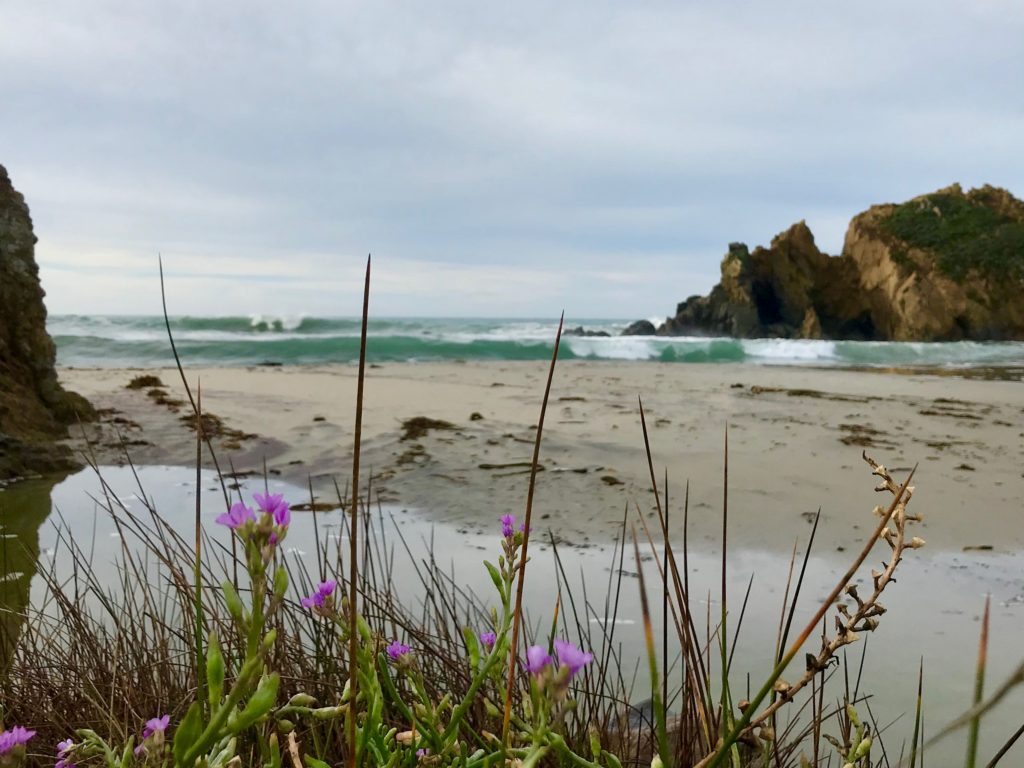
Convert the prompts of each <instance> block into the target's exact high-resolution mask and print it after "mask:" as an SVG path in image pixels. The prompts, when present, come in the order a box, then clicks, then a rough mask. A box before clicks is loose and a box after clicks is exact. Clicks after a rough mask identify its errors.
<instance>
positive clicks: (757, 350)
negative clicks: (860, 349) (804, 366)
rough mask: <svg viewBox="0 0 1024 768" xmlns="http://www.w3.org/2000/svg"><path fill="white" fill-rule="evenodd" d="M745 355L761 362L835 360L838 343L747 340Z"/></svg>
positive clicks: (744, 349)
mask: <svg viewBox="0 0 1024 768" xmlns="http://www.w3.org/2000/svg"><path fill="white" fill-rule="evenodd" d="M742 343H743V353H744V354H745V355H746V356H747V357H750V358H754V359H755V360H758V361H760V362H765V363H770V362H779V363H791V362H795V361H807V360H834V359H835V357H836V343H835V342H834V341H816V340H811V339H745V340H744V341H743V342H742Z"/></svg>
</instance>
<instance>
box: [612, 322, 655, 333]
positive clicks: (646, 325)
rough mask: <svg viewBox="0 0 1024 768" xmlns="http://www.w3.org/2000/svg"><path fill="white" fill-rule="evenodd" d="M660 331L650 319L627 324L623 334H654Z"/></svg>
mask: <svg viewBox="0 0 1024 768" xmlns="http://www.w3.org/2000/svg"><path fill="white" fill-rule="evenodd" d="M657 332H658V329H657V328H655V327H654V323H652V322H651V321H650V320H637V321H636V322H634V323H630V324H629V325H627V326H626V327H625V328H624V329H623V331H622V334H621V335H623V336H653V335H654V334H655V333H657Z"/></svg>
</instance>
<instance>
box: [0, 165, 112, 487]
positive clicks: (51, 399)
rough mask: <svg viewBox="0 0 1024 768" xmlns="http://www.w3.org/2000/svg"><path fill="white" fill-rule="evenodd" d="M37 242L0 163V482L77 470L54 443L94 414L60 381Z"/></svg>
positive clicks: (65, 450) (24, 207)
mask: <svg viewBox="0 0 1024 768" xmlns="http://www.w3.org/2000/svg"><path fill="white" fill-rule="evenodd" d="M35 243H36V237H35V235H34V233H33V232H32V219H31V217H30V216H29V211H28V206H27V205H26V204H25V200H24V198H23V197H22V196H21V194H20V193H19V192H17V191H16V190H15V189H14V187H13V186H12V184H11V180H10V178H9V177H8V175H7V171H6V169H5V168H4V167H3V166H0V480H5V479H9V478H11V477H16V476H21V475H25V474H29V473H45V472H51V471H58V470H63V469H69V468H72V467H74V466H77V462H75V460H74V459H73V457H72V456H71V452H70V450H69V449H68V448H67V447H65V446H63V445H61V444H59V443H57V442H56V441H57V440H59V439H60V438H62V437H65V436H66V435H67V427H68V425H69V424H71V423H73V422H74V421H75V420H76V419H82V420H89V419H91V418H93V417H94V415H95V414H94V412H93V409H92V407H91V406H90V405H89V403H88V402H86V401H85V400H84V399H83V398H82V397H79V396H78V395H76V394H74V393H71V392H66V391H65V390H64V389H63V388H62V387H61V386H60V384H59V383H58V382H57V374H56V372H55V371H54V361H55V357H56V350H55V348H54V345H53V340H52V339H51V338H50V336H49V334H48V333H47V332H46V307H45V306H44V305H43V296H44V295H45V294H44V293H43V289H42V287H41V286H40V284H39V269H38V267H37V265H36V261H35Z"/></svg>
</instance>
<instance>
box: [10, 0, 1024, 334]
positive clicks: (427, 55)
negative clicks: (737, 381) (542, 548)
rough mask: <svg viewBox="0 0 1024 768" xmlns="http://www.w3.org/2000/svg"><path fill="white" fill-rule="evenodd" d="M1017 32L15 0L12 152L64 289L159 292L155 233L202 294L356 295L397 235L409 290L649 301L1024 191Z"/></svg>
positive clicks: (92, 300) (1023, 28) (453, 306)
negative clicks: (887, 205)
mask: <svg viewBox="0 0 1024 768" xmlns="http://www.w3.org/2000/svg"><path fill="white" fill-rule="evenodd" d="M1022 38H1024V13H1022V12H1021V11H1020V10H1019V8H1018V7H1017V5H1016V4H1014V3H1011V2H997V1H996V0H988V1H986V2H978V3H972V4H970V5H967V6H965V5H964V4H962V3H955V2H951V1H946V2H928V3H925V2H923V1H920V0H913V1H912V2H907V3H900V4H898V5H892V4H888V3H881V2H867V3H859V4H846V5H835V4H824V5H823V4H821V3H811V2H802V1H801V2H785V3H773V4H764V3H754V2H740V1H739V0H733V1H731V2H726V3H717V4H704V3H668V2H651V3H643V4H619V3H610V2H587V3H584V2H581V1H580V0H570V1H569V2H566V3H560V4H558V5H556V6H552V5H551V4H545V3H539V2H523V3H517V4H514V5H509V6H481V5H479V4H474V3H469V2H455V1H449V0H440V1H439V2H437V3H431V4H423V3H414V2H411V1H409V2H404V3H397V4H388V5H387V6H384V5H381V4H372V3H364V2H343V3H335V2H327V1H326V0H323V1H322V2H315V1H314V2H307V3H302V4H299V5H296V6H294V7H291V6H290V7H288V8H285V7H284V6H282V5H280V4H279V3H271V2H265V1H263V0H258V1H256V2H250V3H241V2H229V3H216V4H209V3H200V2H194V1H193V2H184V3H178V4H173V5H164V4H151V3H129V2H121V1H118V2H114V1H113V0H98V1H97V2H95V3H90V4H89V5H88V6H82V5H81V4H80V3H77V2H72V1H71V0H54V2H49V3H29V2H17V3H13V4H9V5H8V6H6V7H5V19H4V25H3V26H2V27H0V88H2V89H3V92H4V94H5V98H4V104H3V105H2V107H0V109H2V110H3V114H2V115H0V117H2V119H0V148H2V150H3V156H2V157H0V162H3V163H4V164H5V165H6V166H7V167H8V170H9V171H10V173H11V175H12V178H13V179H14V181H15V184H16V185H17V186H18V187H19V189H21V190H22V191H23V192H24V193H25V195H26V197H27V199H28V201H29V204H30V206H31V208H32V211H33V215H34V218H35V221H36V225H37V230H38V234H39V236H40V245H39V251H38V253H39V260H40V262H41V265H42V267H43V274H44V278H45V279H46V280H47V281H53V284H49V282H48V284H47V286H46V287H47V289H48V291H49V295H50V298H49V302H50V309H51V311H54V312H61V311H72V309H74V310H75V311H104V309H105V308H106V307H109V306H112V305H114V306H122V305H123V306H133V307H136V306H137V305H138V307H137V308H136V309H132V310H131V311H155V309H154V308H152V307H149V306H148V305H143V304H142V303H141V302H140V301H138V300H137V298H133V297H140V296H143V295H148V294H146V292H145V290H143V289H144V285H143V284H142V283H135V282H132V281H143V282H144V281H145V280H147V279H148V278H147V277H146V275H147V274H148V270H149V269H150V267H149V266H148V265H150V264H151V263H152V261H153V259H154V258H155V255H156V253H158V252H160V253H164V254H165V255H166V256H167V258H168V263H169V265H171V264H173V265H174V269H181V270H182V271H183V275H182V277H181V279H182V280H186V279H187V280H193V281H195V285H193V286H191V288H190V290H189V293H188V296H189V298H188V301H189V302H190V303H197V302H198V301H199V300H200V299H202V300H206V301H214V302H216V306H217V307H219V308H222V309H223V311H224V312H236V311H241V310H242V309H243V308H244V305H245V304H246V303H247V302H248V300H249V297H250V294H247V293H246V292H245V290H238V291H235V290H233V289H232V290H226V289H224V288H223V284H224V283H227V282H231V283H233V284H237V285H240V286H246V285H248V286H250V287H251V288H252V290H254V291H257V290H258V291H267V290H268V289H267V288H266V285H267V284H268V282H270V281H277V282H278V284H279V290H278V291H277V293H275V294H273V295H271V294H269V293H267V294H266V295H264V294H260V296H261V300H267V301H276V302H277V303H279V304H283V303H289V302H291V303H294V304H295V305H296V306H287V307H282V309H283V310H284V311H289V312H299V311H305V309H304V306H300V305H309V306H316V307H318V308H321V307H323V308H327V309H329V308H330V307H332V306H334V305H335V303H334V302H332V301H331V300H330V299H329V298H328V297H320V296H318V294H317V290H318V289H322V290H327V289H328V288H329V289H330V290H334V291H338V292H340V294H341V295H348V293H351V292H352V290H353V289H352V280H353V278H352V275H353V274H357V273H358V272H359V271H360V270H361V264H362V260H363V258H364V257H365V254H366V253H367V252H370V251H372V252H373V253H374V254H375V258H376V259H377V264H378V269H379V270H380V275H381V279H380V281H379V283H378V284H377V291H378V293H377V294H376V298H377V301H378V306H380V307H382V308H388V309H389V310H391V311H398V310H400V309H402V308H403V307H410V308H411V309H410V310H409V312H403V314H407V313H413V314H415V313H424V314H438V313H440V314H445V313H449V314H472V313H477V312H479V313H482V314H491V313H496V312H499V311H500V313H502V314H510V315H535V314H544V315H547V316H551V315H554V314H556V313H557V311H558V310H559V309H560V308H561V306H572V307H574V308H579V310H580V311H581V312H582V313H583V314H587V315H591V316H600V315H615V316H625V317H634V316H635V317H644V316H648V315H651V314H656V315H657V314H663V313H667V312H669V311H671V309H672V307H674V305H675V303H676V302H677V301H678V300H679V299H681V298H683V297H685V296H687V295H690V294H692V293H696V292H699V291H706V290H707V289H708V288H709V287H710V286H711V285H712V284H713V283H714V282H715V280H716V279H717V272H718V261H719V259H720V258H721V254H722V253H723V252H724V251H725V249H726V246H727V244H728V243H729V242H730V241H734V240H743V241H746V242H748V243H750V244H751V245H754V244H758V243H765V242H767V241H768V240H769V239H770V238H771V237H772V236H773V235H774V234H775V233H777V232H779V231H781V230H783V229H785V228H786V227H788V226H789V225H790V224H791V223H793V222H794V221H797V220H799V219H806V220H807V221H808V222H809V223H810V225H811V226H812V228H813V229H814V231H815V233H816V235H817V236H818V241H819V244H821V245H822V246H823V247H826V248H828V249H829V250H832V251H835V250H838V249H839V248H840V247H841V242H842V234H843V229H844V227H845V222H846V221H848V220H849V218H850V217H851V216H852V215H853V214H855V213H856V212H858V211H859V210H862V209H863V208H864V207H866V206H867V205H870V204H871V203H874V202H880V201H884V200H898V199H905V198H906V197H909V196H911V195H914V194H919V193H922V192H925V191H929V190H931V189H934V188H937V187H939V186H945V185H946V184H949V183H951V182H953V181H961V182H963V183H965V184H968V185H971V184H980V183H984V182H992V183H996V184H1000V185H1003V186H1007V187H1009V188H1010V189H1011V190H1012V191H1015V192H1017V193H1018V194H1019V193H1021V192H1022V191H1024V153H1022V152H1021V151H1020V150H1021V148H1022V147H1021V141H1022V140H1021V138H1020V137H1021V136H1022V135H1024V131H1022V128H1024V105H1021V104H1020V103H1019V101H1015V100H1013V99H1011V98H1008V94H1010V93H1012V92H1013V83H1015V82H1017V81H1019V80H1020V79H1022V78H1024V53H1022V50H1021V48H1020V45H1019V40H1020V39H1022ZM185 273H187V274H189V275H190V277H187V278H186V277H185V276H184V274H185ZM59 275H63V277H59ZM203 276H206V282H208V283H210V284H211V285H220V286H221V289H220V290H219V292H217V291H206V290H205V289H203V288H202V283H203V282H204V278H203ZM631 276H633V277H631ZM76 277H77V278H78V280H79V283H76ZM82 283H85V284H88V285H89V286H90V290H88V291H76V290H74V288H75V286H76V284H82ZM501 285H505V286H507V288H508V290H506V291H504V292H501V291H498V290H496V289H495V288H494V287H493V286H501ZM128 286H131V287H130V289H129V288H128ZM259 286H264V287H262V288H260V287H259ZM613 286H614V288H613ZM193 289H194V290H193ZM126 291H130V292H131V293H130V295H126ZM355 292H356V293H358V290H357V289H356V290H355ZM438 305H441V306H442V307H444V309H443V310H441V311H440V312H439V311H438V309H437V306H438ZM190 311H202V307H197V308H196V309H195V310H190ZM214 311H219V310H215V309H214V308H209V309H207V310H206V312H208V313H213V312H214ZM316 311H326V310H324V309H317V310H316ZM338 311H341V310H338ZM334 313H335V314H336V313H337V312H334Z"/></svg>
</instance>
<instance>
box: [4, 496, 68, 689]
mask: <svg viewBox="0 0 1024 768" xmlns="http://www.w3.org/2000/svg"><path fill="white" fill-rule="evenodd" d="M62 479H63V478H62V477H57V478H50V479H45V480H44V479H40V480H27V481H24V482H21V483H17V484H16V485H14V486H12V487H10V488H7V489H6V490H4V491H2V492H0V678H2V677H6V676H7V671H8V668H9V666H10V662H11V655H12V653H13V651H14V648H15V646H16V644H17V642H18V637H19V635H20V634H21V628H22V626H23V625H24V623H25V616H26V609H27V608H28V605H29V590H30V587H31V584H32V577H33V576H34V575H35V573H36V563H37V562H38V559H39V529H40V527H41V526H42V525H43V523H44V522H46V520H47V518H49V517H50V493H51V491H52V490H53V487H54V485H56V484H57V483H58V482H59V481H60V480H62Z"/></svg>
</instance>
